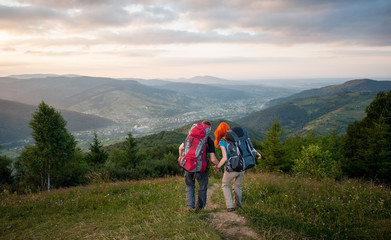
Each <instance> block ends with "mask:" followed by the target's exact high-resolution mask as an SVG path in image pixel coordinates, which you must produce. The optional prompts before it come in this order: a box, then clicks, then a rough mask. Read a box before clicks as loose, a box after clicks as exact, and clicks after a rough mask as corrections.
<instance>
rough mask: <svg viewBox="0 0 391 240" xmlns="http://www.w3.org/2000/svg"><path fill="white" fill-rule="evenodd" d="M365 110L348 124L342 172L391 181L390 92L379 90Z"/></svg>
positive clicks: (353, 175) (351, 175) (354, 175)
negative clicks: (359, 117) (362, 114)
mask: <svg viewBox="0 0 391 240" xmlns="http://www.w3.org/2000/svg"><path fill="white" fill-rule="evenodd" d="M365 112H366V114H367V115H366V116H365V117H364V118H363V119H362V120H361V121H355V122H354V123H353V124H350V125H349V126H348V129H347V133H346V139H345V161H344V164H343V171H344V173H346V174H347V175H348V176H350V177H364V178H368V179H373V180H380V181H386V182H388V183H391V91H388V92H387V93H385V92H379V93H378V94H377V96H376V98H375V99H374V100H373V101H372V102H371V103H370V105H369V106H368V107H367V108H366V110H365Z"/></svg>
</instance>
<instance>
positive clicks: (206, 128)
mask: <svg viewBox="0 0 391 240" xmlns="http://www.w3.org/2000/svg"><path fill="white" fill-rule="evenodd" d="M211 125H212V124H211V123H210V121H207V120H204V121H203V122H202V123H196V124H193V126H192V127H191V129H190V131H189V135H188V136H187V137H186V140H185V142H184V143H182V144H181V145H180V146H179V158H178V163H179V165H180V166H181V167H182V168H183V169H184V170H185V184H186V205H187V208H188V210H189V211H194V210H195V211H198V210H201V209H202V208H204V207H205V205H206V198H207V189H208V180H209V179H208V163H209V161H208V157H207V156H208V153H209V158H210V160H211V161H212V162H213V163H214V164H218V163H219V161H218V160H217V158H216V156H215V147H214V144H213V140H212V139H211V138H210V137H209V133H210V131H211ZM196 179H197V182H198V185H199V190H198V201H197V206H195V194H194V189H195V180H196Z"/></svg>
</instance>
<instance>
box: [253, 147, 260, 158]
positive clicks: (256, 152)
mask: <svg viewBox="0 0 391 240" xmlns="http://www.w3.org/2000/svg"><path fill="white" fill-rule="evenodd" d="M254 151H255V154H257V155H258V159H261V158H262V155H261V154H260V153H259V152H258V151H257V150H256V149H255V148H254Z"/></svg>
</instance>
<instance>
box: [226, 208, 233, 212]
mask: <svg viewBox="0 0 391 240" xmlns="http://www.w3.org/2000/svg"><path fill="white" fill-rule="evenodd" d="M233 211H235V208H227V212H233Z"/></svg>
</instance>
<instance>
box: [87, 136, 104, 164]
mask: <svg viewBox="0 0 391 240" xmlns="http://www.w3.org/2000/svg"><path fill="white" fill-rule="evenodd" d="M89 150H90V152H89V153H88V154H87V162H89V163H90V164H94V165H99V164H103V163H104V162H105V161H106V159H107V157H108V154H107V152H106V151H105V150H104V149H103V145H102V143H101V141H99V139H98V134H97V133H96V132H94V139H93V143H92V144H90V148H89Z"/></svg>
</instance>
